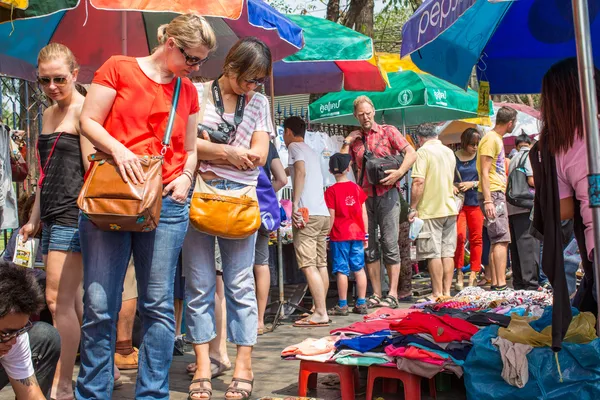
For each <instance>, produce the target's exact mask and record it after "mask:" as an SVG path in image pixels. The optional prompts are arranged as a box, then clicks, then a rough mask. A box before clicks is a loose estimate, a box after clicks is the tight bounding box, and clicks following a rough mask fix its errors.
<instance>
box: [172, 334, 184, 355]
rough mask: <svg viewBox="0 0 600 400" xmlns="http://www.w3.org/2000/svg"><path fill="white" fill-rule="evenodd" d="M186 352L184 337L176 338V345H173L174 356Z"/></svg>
mask: <svg viewBox="0 0 600 400" xmlns="http://www.w3.org/2000/svg"><path fill="white" fill-rule="evenodd" d="M184 354H185V342H184V341H183V338H182V337H178V338H175V346H174V347H173V355H174V356H182V355H184Z"/></svg>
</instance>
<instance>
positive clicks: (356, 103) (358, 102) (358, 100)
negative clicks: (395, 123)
mask: <svg viewBox="0 0 600 400" xmlns="http://www.w3.org/2000/svg"><path fill="white" fill-rule="evenodd" d="M362 103H367V104H370V105H371V107H373V110H375V106H374V105H373V102H372V101H371V99H370V98H369V97H368V96H365V95H361V96H358V97H357V98H356V99H354V113H355V114H356V109H357V108H358V106H360V105H361V104H362Z"/></svg>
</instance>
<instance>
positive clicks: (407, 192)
mask: <svg viewBox="0 0 600 400" xmlns="http://www.w3.org/2000/svg"><path fill="white" fill-rule="evenodd" d="M400 115H401V116H402V136H404V138H406V123H405V122H404V109H402V110H400ZM403 186H405V187H406V201H407V202H408V204H410V186H409V184H408V174H406V175H405V176H404V185H403Z"/></svg>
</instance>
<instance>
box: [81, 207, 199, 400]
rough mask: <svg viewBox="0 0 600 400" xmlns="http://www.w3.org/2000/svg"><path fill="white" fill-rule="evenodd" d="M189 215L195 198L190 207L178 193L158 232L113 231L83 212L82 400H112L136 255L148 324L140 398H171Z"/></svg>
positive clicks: (140, 303)
mask: <svg viewBox="0 0 600 400" xmlns="http://www.w3.org/2000/svg"><path fill="white" fill-rule="evenodd" d="M188 218H189V198H188V200H187V202H186V203H185V204H182V203H178V202H176V201H175V200H173V199H172V198H171V197H170V196H165V197H163V199H162V209H161V214H160V221H159V224H158V227H157V228H156V229H155V230H154V231H152V232H106V231H102V230H100V229H98V228H97V227H96V226H95V225H94V224H92V223H91V222H90V221H89V219H87V218H86V217H84V216H82V215H80V217H79V234H80V238H81V248H82V251H83V270H84V276H83V288H84V296H83V304H84V309H83V326H82V327H81V368H80V371H79V377H78V379H77V389H76V395H75V396H76V398H77V399H110V398H111V397H112V391H113V383H114V382H113V363H114V353H115V340H116V324H115V323H116V321H117V316H118V313H119V309H120V308H121V294H122V291H123V281H124V279H125V272H126V271H127V264H128V263H129V258H130V257H131V254H132V252H133V257H134V260H135V273H136V278H137V283H138V296H139V297H138V310H139V313H140V316H141V319H142V344H141V346H140V349H139V367H138V375H137V384H136V392H135V398H136V399H168V398H169V367H170V365H171V361H172V358H173V343H174V341H175V317H174V315H173V285H174V280H175V269H176V265H177V258H178V257H179V254H180V252H181V246H182V245H183V239H184V237H185V232H186V231H187V227H188Z"/></svg>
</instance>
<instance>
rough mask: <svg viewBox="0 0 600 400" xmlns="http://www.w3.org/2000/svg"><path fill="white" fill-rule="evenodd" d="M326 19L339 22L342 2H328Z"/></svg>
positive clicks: (338, 0)
mask: <svg viewBox="0 0 600 400" xmlns="http://www.w3.org/2000/svg"><path fill="white" fill-rule="evenodd" d="M325 18H327V19H328V20H330V21H333V22H338V20H339V19H340V0H329V2H327V16H326V17H325Z"/></svg>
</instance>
